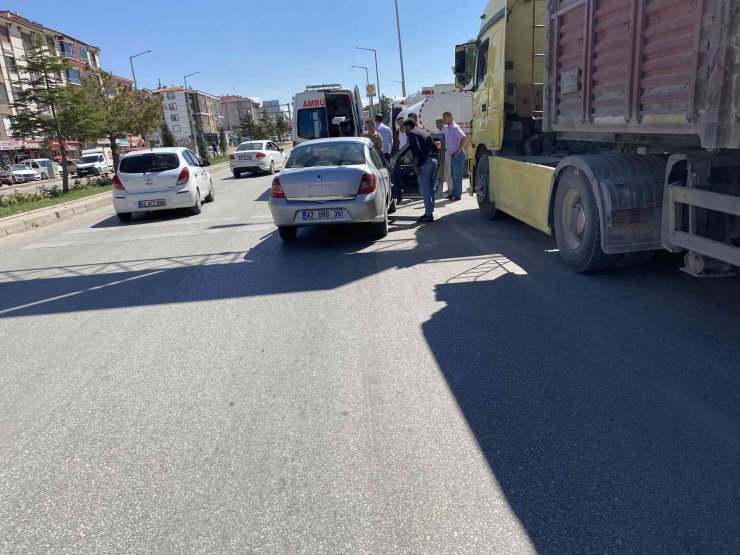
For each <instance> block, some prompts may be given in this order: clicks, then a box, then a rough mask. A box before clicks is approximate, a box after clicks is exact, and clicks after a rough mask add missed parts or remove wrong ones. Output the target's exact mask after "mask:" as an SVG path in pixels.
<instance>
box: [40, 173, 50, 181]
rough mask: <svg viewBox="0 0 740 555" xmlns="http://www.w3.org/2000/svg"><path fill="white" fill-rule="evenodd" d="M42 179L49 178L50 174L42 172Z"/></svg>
mask: <svg viewBox="0 0 740 555" xmlns="http://www.w3.org/2000/svg"><path fill="white" fill-rule="evenodd" d="M41 179H43V180H47V179H49V176H48V175H46V174H45V173H43V172H42V173H41Z"/></svg>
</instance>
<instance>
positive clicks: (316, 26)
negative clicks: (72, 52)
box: [3, 0, 486, 102]
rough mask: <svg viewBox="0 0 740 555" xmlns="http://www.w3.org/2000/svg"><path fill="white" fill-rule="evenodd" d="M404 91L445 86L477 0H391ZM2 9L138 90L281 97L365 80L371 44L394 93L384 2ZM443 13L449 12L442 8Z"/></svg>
mask: <svg viewBox="0 0 740 555" xmlns="http://www.w3.org/2000/svg"><path fill="white" fill-rule="evenodd" d="M398 4H399V13H400V17H401V34H402V40H403V47H404V65H405V69H406V83H407V92H409V93H410V92H412V91H415V90H418V89H419V88H421V87H422V86H426V85H432V84H435V83H450V82H452V72H451V69H450V68H451V67H452V65H453V58H454V45H455V44H456V43H458V42H463V41H465V40H467V39H469V38H471V37H473V36H475V35H476V34H477V31H478V28H479V23H480V20H479V16H480V14H481V13H483V9H484V7H485V4H486V1H485V0H424V1H419V0H398ZM3 9H9V10H11V11H15V12H18V13H19V14H20V15H22V16H23V17H26V18H28V19H31V20H34V21H38V22H39V23H42V24H43V25H46V26H47V27H51V28H52V29H56V30H58V31H61V32H64V33H68V34H69V35H71V36H73V37H76V38H79V39H80V40H83V41H85V42H87V43H90V44H93V45H95V46H98V47H100V48H101V50H102V61H103V66H104V68H105V69H106V70H108V71H112V72H113V73H116V74H119V75H124V76H126V77H130V76H131V70H130V68H129V59H128V57H129V56H131V55H132V54H136V53H138V52H141V51H142V50H148V49H151V50H152V53H151V54H147V55H144V56H140V57H138V58H136V59H135V60H134V63H135V69H136V78H137V80H138V82H139V84H140V86H146V87H156V86H157V82H158V79H161V80H162V84H163V85H165V84H182V76H183V75H186V74H188V73H192V72H194V71H200V72H201V73H200V74H199V75H196V76H194V77H192V78H190V79H188V84H190V85H191V86H193V87H195V88H198V89H201V90H203V91H206V92H209V93H212V94H217V95H222V94H241V95H244V96H253V97H258V98H261V99H262V100H269V99H275V98H277V99H279V100H280V101H281V102H288V101H290V99H291V97H292V96H293V94H295V93H296V92H297V91H299V90H302V89H303V87H304V86H305V85H307V84H314V83H328V82H331V83H342V84H346V85H355V84H358V85H361V86H362V85H364V82H365V74H364V71H363V70H360V69H353V68H351V67H350V66H351V65H353V64H354V65H361V66H368V68H370V70H371V81H372V82H374V81H375V78H374V74H375V68H374V60H373V54H372V52H365V51H360V50H356V49H355V46H365V47H368V48H375V49H377V50H378V65H379V69H380V85H381V92H382V93H383V94H385V95H388V96H400V94H401V85H400V84H399V83H394V82H393V81H396V80H397V81H400V80H401V77H400V75H401V72H400V64H399V57H398V42H397V38H396V25H395V11H394V7H393V0H376V1H374V2H372V1H371V2H361V1H359V0H345V1H341V0H279V1H273V2H270V1H264V0H260V1H254V0H241V1H237V0H205V1H203V0H199V1H196V0H148V1H141V0H121V1H117V2H111V1H108V0H94V1H93V0H67V1H63V0H62V1H60V0H30V1H29V0H9V1H8V0H6V1H5V2H3ZM450 10H452V11H450Z"/></svg>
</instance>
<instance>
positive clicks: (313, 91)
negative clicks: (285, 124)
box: [293, 84, 365, 145]
mask: <svg viewBox="0 0 740 555" xmlns="http://www.w3.org/2000/svg"><path fill="white" fill-rule="evenodd" d="M364 131H365V121H364V119H363V117H362V99H361V97H360V90H359V89H358V88H357V87H355V88H354V89H347V88H344V87H342V86H341V85H335V84H332V85H309V86H307V87H306V90H304V91H302V92H299V93H298V94H296V95H295V96H294V97H293V144H294V145H297V144H298V143H300V142H303V141H310V140H312V139H325V138H327V137H359V136H360V135H362V133H363V132H364Z"/></svg>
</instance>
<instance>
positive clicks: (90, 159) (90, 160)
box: [80, 154, 101, 164]
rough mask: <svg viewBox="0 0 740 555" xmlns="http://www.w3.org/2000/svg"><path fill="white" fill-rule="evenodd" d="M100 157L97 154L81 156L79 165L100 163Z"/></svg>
mask: <svg viewBox="0 0 740 555" xmlns="http://www.w3.org/2000/svg"><path fill="white" fill-rule="evenodd" d="M100 161H101V156H100V155H99V154H88V155H87V156H83V157H82V158H81V159H80V163H82V164H94V163H95V162H100Z"/></svg>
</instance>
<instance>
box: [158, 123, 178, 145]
mask: <svg viewBox="0 0 740 555" xmlns="http://www.w3.org/2000/svg"><path fill="white" fill-rule="evenodd" d="M159 137H160V139H161V140H162V146H177V140H176V139H175V136H174V135H173V134H172V131H171V130H170V126H169V125H167V122H164V121H163V122H162V125H160V126H159Z"/></svg>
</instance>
